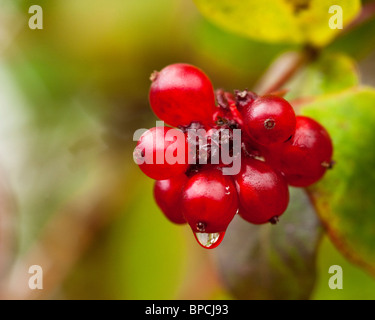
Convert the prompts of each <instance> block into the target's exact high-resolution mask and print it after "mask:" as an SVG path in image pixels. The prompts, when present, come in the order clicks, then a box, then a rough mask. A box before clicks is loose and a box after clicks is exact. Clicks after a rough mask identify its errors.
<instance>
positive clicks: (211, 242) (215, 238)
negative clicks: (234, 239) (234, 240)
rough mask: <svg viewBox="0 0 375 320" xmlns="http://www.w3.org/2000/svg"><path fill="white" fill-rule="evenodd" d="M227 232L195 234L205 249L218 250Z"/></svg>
mask: <svg viewBox="0 0 375 320" xmlns="http://www.w3.org/2000/svg"><path fill="white" fill-rule="evenodd" d="M224 235H225V232H224V231H223V232H215V233H203V232H194V236H195V239H196V240H197V241H198V243H199V244H200V245H201V246H202V247H203V248H205V249H214V248H216V247H217V246H218V245H219V244H220V243H221V241H223V239H224Z"/></svg>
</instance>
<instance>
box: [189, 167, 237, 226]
mask: <svg viewBox="0 0 375 320" xmlns="http://www.w3.org/2000/svg"><path fill="white" fill-rule="evenodd" d="M182 192H183V194H182V210H183V213H184V216H185V219H186V221H187V222H188V223H189V225H190V227H191V229H192V230H193V232H195V233H196V232H199V233H220V232H224V231H225V230H226V229H227V227H228V225H229V223H230V222H231V221H232V219H233V217H234V215H235V214H236V212H237V210H238V199H237V191H236V187H235V185H234V183H233V181H232V179H231V177H229V176H224V175H223V174H222V172H221V171H220V170H218V169H213V168H210V169H207V170H204V171H202V172H200V173H197V174H195V175H193V176H192V177H191V178H190V179H189V180H188V182H187V183H186V184H185V187H184V188H183V190H182Z"/></svg>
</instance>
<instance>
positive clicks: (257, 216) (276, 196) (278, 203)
mask: <svg viewBox="0 0 375 320" xmlns="http://www.w3.org/2000/svg"><path fill="white" fill-rule="evenodd" d="M235 182H236V187H237V191H238V198H239V207H240V210H239V215H240V216H241V217H242V218H243V219H245V220H246V221H248V222H250V223H253V224H263V223H267V222H271V221H272V222H273V221H277V219H278V217H279V216H281V215H282V214H283V213H284V211H285V210H286V208H287V207H288V203H289V190H288V185H287V183H286V181H285V178H284V177H283V175H282V174H281V173H280V172H278V171H275V170H273V169H272V168H271V167H270V166H269V165H267V164H266V163H264V162H262V161H259V160H255V159H252V158H245V159H242V165H241V171H240V173H239V174H238V175H237V176H235Z"/></svg>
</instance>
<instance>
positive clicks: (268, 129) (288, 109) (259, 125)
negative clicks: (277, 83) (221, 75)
mask: <svg viewBox="0 0 375 320" xmlns="http://www.w3.org/2000/svg"><path fill="white" fill-rule="evenodd" d="M241 114H242V117H243V123H244V124H243V128H244V129H245V130H246V132H247V133H248V134H249V135H250V136H251V137H252V138H253V139H254V140H255V141H256V142H258V143H260V144H262V145H271V144H275V143H282V142H284V141H286V140H287V139H289V138H290V137H291V136H292V135H293V133H294V131H295V128H296V115H295V113H294V110H293V108H292V106H291V105H290V104H289V102H287V101H286V100H285V99H283V98H281V97H278V96H271V95H267V96H261V97H258V98H257V99H255V100H254V102H253V103H251V104H249V105H248V106H246V107H245V108H243V109H242V110H241Z"/></svg>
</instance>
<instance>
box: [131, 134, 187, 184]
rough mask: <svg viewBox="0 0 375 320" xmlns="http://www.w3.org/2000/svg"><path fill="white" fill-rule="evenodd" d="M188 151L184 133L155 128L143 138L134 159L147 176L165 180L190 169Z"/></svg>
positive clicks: (136, 149)
mask: <svg viewBox="0 0 375 320" xmlns="http://www.w3.org/2000/svg"><path fill="white" fill-rule="evenodd" d="M187 150H188V144H187V141H186V138H185V135H184V133H183V132H182V131H180V130H178V129H174V128H170V127H154V128H151V129H150V130H147V131H146V132H145V133H144V134H143V135H142V136H141V138H140V139H139V141H138V143H137V146H136V147H135V149H134V152H133V157H134V161H135V162H136V163H137V164H138V166H139V168H140V169H141V170H142V171H143V173H144V174H145V175H147V176H148V177H150V178H152V179H155V180H165V179H169V178H171V177H174V176H176V175H179V174H183V173H184V172H185V171H186V170H187V169H188V167H189V164H188V157H187Z"/></svg>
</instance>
